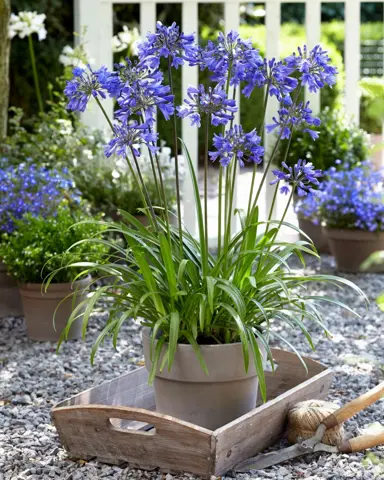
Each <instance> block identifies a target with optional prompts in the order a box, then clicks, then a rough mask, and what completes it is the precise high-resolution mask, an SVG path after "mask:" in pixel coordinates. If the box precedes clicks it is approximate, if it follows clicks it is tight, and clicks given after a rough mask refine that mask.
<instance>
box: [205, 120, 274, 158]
mask: <svg viewBox="0 0 384 480" xmlns="http://www.w3.org/2000/svg"><path fill="white" fill-rule="evenodd" d="M260 142H261V138H260V137H259V136H258V135H257V134H256V130H252V132H249V133H244V131H243V128H242V127H241V125H235V126H234V127H233V128H231V129H229V130H228V131H227V132H225V134H224V135H223V134H219V135H217V134H215V135H214V137H213V145H214V147H215V148H216V151H214V152H209V156H210V158H211V160H213V161H215V160H217V159H219V161H220V164H221V165H222V166H223V167H227V166H228V165H229V164H230V162H231V160H232V159H235V160H238V162H239V164H240V166H241V167H244V161H248V162H253V163H256V164H260V163H261V162H262V159H263V155H264V148H263V147H261V146H260Z"/></svg>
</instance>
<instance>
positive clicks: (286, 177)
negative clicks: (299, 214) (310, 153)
mask: <svg viewBox="0 0 384 480" xmlns="http://www.w3.org/2000/svg"><path fill="white" fill-rule="evenodd" d="M281 165H282V167H283V170H272V172H273V174H274V175H275V177H276V178H275V179H274V180H272V182H270V185H274V184H276V183H278V182H281V181H283V182H285V183H286V185H283V186H282V187H281V188H280V192H281V193H284V194H285V195H286V194H287V193H289V192H290V189H289V186H288V185H292V188H293V190H294V191H296V192H297V194H298V195H299V196H300V197H302V196H305V195H307V193H308V192H311V191H312V187H313V186H318V185H320V182H319V180H318V178H319V177H322V175H323V174H322V172H321V170H315V167H314V166H313V164H312V163H310V162H309V163H307V161H306V160H298V162H297V163H296V165H294V166H293V168H292V167H289V166H288V165H287V164H286V163H285V162H282V164H281Z"/></svg>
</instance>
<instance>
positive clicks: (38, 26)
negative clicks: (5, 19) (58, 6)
mask: <svg viewBox="0 0 384 480" xmlns="http://www.w3.org/2000/svg"><path fill="white" fill-rule="evenodd" d="M45 18H46V16H45V14H44V13H40V14H38V13H37V12H19V14H18V15H15V14H14V13H12V14H11V18H10V19H9V38H14V37H16V36H19V38H25V37H29V35H32V33H37V36H38V38H39V40H40V41H41V40H44V39H45V38H46V37H47V30H46V29H45V26H44V20H45Z"/></svg>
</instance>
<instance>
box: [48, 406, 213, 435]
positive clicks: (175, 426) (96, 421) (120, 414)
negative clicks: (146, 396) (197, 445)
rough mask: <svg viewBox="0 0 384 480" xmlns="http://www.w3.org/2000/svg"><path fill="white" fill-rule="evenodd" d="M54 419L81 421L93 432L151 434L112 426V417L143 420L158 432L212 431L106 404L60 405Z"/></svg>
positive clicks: (161, 416) (172, 419) (60, 421)
mask: <svg viewBox="0 0 384 480" xmlns="http://www.w3.org/2000/svg"><path fill="white" fill-rule="evenodd" d="M53 418H54V420H55V423H60V424H61V425H63V423H64V422H76V423H77V424H79V423H82V424H84V425H86V426H87V428H88V427H91V428H94V429H95V430H96V431H102V430H104V431H105V430H106V429H108V430H114V431H116V430H117V431H119V432H122V433H138V434H143V435H153V433H151V432H145V431H143V430H141V431H140V430H136V429H133V428H119V427H115V426H114V425H113V423H112V422H111V419H118V420H128V421H132V422H142V423H144V424H149V425H153V426H154V427H155V428H156V432H157V433H161V432H164V433H168V432H171V433H183V434H185V433H194V434H203V435H204V436H210V435H211V434H212V431H211V430H208V429H206V428H203V427H199V426H198V425H194V424H192V423H188V422H184V421H183V420H179V419H178V418H175V417H171V416H170V415H164V414H162V413H158V412H152V411H150V410H145V409H143V408H133V407H117V406H106V405H86V406H85V405H84V406H81V405H80V406H71V407H60V408H57V409H54V411H53Z"/></svg>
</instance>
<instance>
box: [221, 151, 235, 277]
mask: <svg viewBox="0 0 384 480" xmlns="http://www.w3.org/2000/svg"><path fill="white" fill-rule="evenodd" d="M236 173H237V162H236V157H233V158H232V161H231V163H230V166H229V167H227V179H228V184H227V185H226V186H225V190H226V197H227V198H228V202H227V208H226V210H227V217H226V218H225V231H224V268H226V266H227V261H228V247H229V242H230V239H231V225H232V208H233V199H234V193H235V182H236ZM231 177H232V178H231ZM227 188H229V191H228V192H227Z"/></svg>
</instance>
